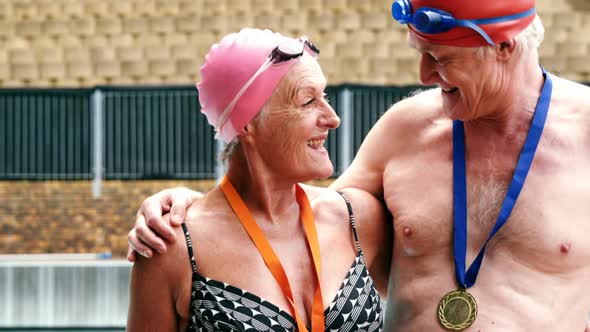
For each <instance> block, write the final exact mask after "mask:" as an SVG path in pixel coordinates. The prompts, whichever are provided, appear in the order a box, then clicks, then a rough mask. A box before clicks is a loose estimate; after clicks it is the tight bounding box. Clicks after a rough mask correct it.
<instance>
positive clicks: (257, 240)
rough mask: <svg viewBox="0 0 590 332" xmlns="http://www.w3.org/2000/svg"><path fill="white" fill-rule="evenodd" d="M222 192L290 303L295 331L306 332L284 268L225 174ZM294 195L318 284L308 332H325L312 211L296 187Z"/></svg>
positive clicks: (300, 189) (318, 257) (316, 234)
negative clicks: (295, 323) (309, 331)
mask: <svg viewBox="0 0 590 332" xmlns="http://www.w3.org/2000/svg"><path fill="white" fill-rule="evenodd" d="M221 190H222V191H223V194H224V195H225V197H226V199H227V201H228V202H229V205H230V206H231V207H232V209H233V210H234V212H235V213H236V215H237V216H238V219H240V222H241V223H242V225H243V226H244V229H245V230H246V232H248V235H250V238H251V239H252V242H254V245H255V246H256V248H258V251H259V252H260V255H262V258H263V259H264V262H265V263H266V266H267V267H268V269H269V270H270V272H271V273H272V275H273V277H274V278H275V280H276V281H277V282H278V283H279V285H280V286H281V289H282V290H283V293H284V294H285V296H286V297H287V299H288V300H289V304H291V308H292V310H293V313H294V316H295V321H296V322H297V328H298V329H299V331H300V332H307V327H306V326H305V323H304V322H303V320H302V319H301V317H300V316H299V314H298V313H297V308H296V306H295V300H294V298H293V292H292V291H291V285H290V284H289V279H288V278H287V274H286V273H285V269H284V268H283V265H282V264H281V261H280V260H279V258H278V257H277V255H276V254H275V252H274V250H273V249H272V247H271V246H270V243H269V242H268V240H267V239H266V237H265V236H264V233H263V232H262V230H261V229H260V227H258V224H257V223H256V220H254V217H253V216H252V214H251V213H250V210H248V207H247V206H246V204H245V203H244V201H243V200H242V198H241V197H240V194H238V192H237V191H236V189H235V188H234V186H233V185H232V183H231V181H230V180H229V178H228V177H227V175H226V176H224V177H223V179H222V180H221ZM295 194H296V197H297V203H299V211H300V214H301V219H302V221H303V228H304V229H305V235H306V237H307V243H308V245H309V248H310V250H311V256H312V260H313V265H314V270H315V277H316V284H317V288H316V290H315V294H314V298H313V305H312V307H311V331H316V332H320V331H324V301H323V300H322V289H321V286H320V270H321V258H320V245H319V241H318V232H317V230H316V227H315V221H314V218H313V212H312V210H311V205H310V204H309V200H308V199H307V195H306V194H305V191H303V189H302V188H301V187H300V186H299V185H298V184H296V185H295Z"/></svg>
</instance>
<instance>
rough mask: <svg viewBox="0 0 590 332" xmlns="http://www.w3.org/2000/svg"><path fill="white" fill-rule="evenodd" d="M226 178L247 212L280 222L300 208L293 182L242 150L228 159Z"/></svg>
mask: <svg viewBox="0 0 590 332" xmlns="http://www.w3.org/2000/svg"><path fill="white" fill-rule="evenodd" d="M227 177H228V178H229V180H230V181H231V183H232V184H233V186H234V188H235V189H236V191H237V192H238V194H239V195H240V197H241V198H242V200H243V201H244V203H246V205H247V206H248V209H250V212H251V213H252V214H256V215H260V216H261V217H262V218H263V219H267V220H268V221H269V222H272V223H276V222H280V221H281V220H284V219H285V218H282V216H289V215H290V216H292V215H293V214H292V213H293V212H294V211H298V209H299V205H298V203H297V199H296V195H295V184H296V183H295V182H293V181H290V180H288V179H285V178H283V177H281V176H280V174H275V173H273V172H271V170H269V169H268V167H265V165H264V164H263V163H262V162H260V161H259V160H258V158H256V156H254V157H251V158H249V159H248V158H246V156H245V154H244V152H243V151H242V150H241V149H240V150H238V151H236V152H235V153H234V155H233V156H232V157H231V158H230V159H229V162H228V171H227ZM296 215H297V214H296Z"/></svg>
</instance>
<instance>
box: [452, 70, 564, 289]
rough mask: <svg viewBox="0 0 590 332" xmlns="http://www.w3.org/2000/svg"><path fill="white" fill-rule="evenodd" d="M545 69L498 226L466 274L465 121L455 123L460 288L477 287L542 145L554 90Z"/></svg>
mask: <svg viewBox="0 0 590 332" xmlns="http://www.w3.org/2000/svg"><path fill="white" fill-rule="evenodd" d="M541 69H542V70H543V77H544V78H545V82H544V83H543V88H542V90H541V96H540V97H539V100H538V102H537V106H536V108H535V114H534V115H533V120H532V122H531V126H530V128H529V132H528V134H527V138H526V141H525V143H524V146H523V148H522V151H521V152H520V156H519V158H518V163H517V164H516V169H515V170H514V174H513V176H512V181H511V182H510V186H509V187H508V192H507V193H506V197H505V198H504V201H503V203H502V207H501V209H500V214H499V216H498V219H497V220H496V224H495V225H494V228H493V229H492V231H491V233H490V235H489V237H488V238H487V240H486V241H485V242H484V245H483V247H482V248H481V250H480V252H479V254H478V255H477V257H476V258H475V260H474V261H473V263H472V264H471V266H470V267H469V270H467V272H465V260H466V255H467V176H466V171H465V168H466V167H465V130H464V128H463V122H462V121H458V120H456V121H453V218H454V228H453V233H454V248H453V249H454V258H455V274H456V277H457V282H458V283H459V287H460V288H462V289H467V288H469V287H471V286H473V285H474V284H475V280H476V279H477V274H478V273H479V268H480V266H481V263H482V261H483V257H484V254H485V251H486V246H487V245H488V242H489V241H490V239H491V238H492V237H493V236H494V235H495V234H496V233H497V232H498V231H499V230H500V228H502V226H503V225H504V224H505V223H506V220H508V217H509V216H510V213H511V212H512V209H513V208H514V204H515V203H516V200H517V199H518V195H519V194H520V191H521V190H522V186H523V185H524V181H525V179H526V176H527V174H528V172H529V169H530V167H531V164H532V163H533V157H534V156H535V152H536V150H537V146H538V145H539V140H540V139H541V134H542V133H543V128H544V127H545V120H547V113H548V112H549V104H550V103H551V92H552V90H553V83H552V81H551V76H550V75H549V74H548V73H547V72H545V69H543V68H541Z"/></svg>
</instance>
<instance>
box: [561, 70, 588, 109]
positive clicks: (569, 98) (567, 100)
mask: <svg viewBox="0 0 590 332" xmlns="http://www.w3.org/2000/svg"><path fill="white" fill-rule="evenodd" d="M553 81H554V83H553V98H552V102H557V103H560V104H564V105H567V106H568V107H569V108H575V109H576V110H581V111H587V112H589V111H590V86H586V85H583V84H580V83H576V82H573V81H570V80H567V79H565V78H561V77H557V76H555V77H554V79H553Z"/></svg>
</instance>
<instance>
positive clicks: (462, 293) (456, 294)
mask: <svg viewBox="0 0 590 332" xmlns="http://www.w3.org/2000/svg"><path fill="white" fill-rule="evenodd" d="M455 298H462V299H466V300H467V302H469V304H471V308H472V309H471V310H470V312H469V317H467V319H466V320H465V321H464V322H462V323H460V324H452V323H450V322H449V321H448V320H447V318H446V317H445V314H444V309H445V307H446V305H447V304H448V303H449V302H450V301H451V300H453V299H455ZM476 317H477V302H475V298H474V297H473V295H471V294H470V293H469V292H467V291H466V290H461V289H459V290H454V291H451V292H449V293H447V294H445V296H443V298H442V299H441V300H440V302H439V303H438V321H439V322H440V324H441V325H442V326H443V327H444V328H445V329H447V330H452V331H462V330H464V329H466V328H468V327H469V326H471V324H472V323H473V322H474V321H475V318H476Z"/></svg>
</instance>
